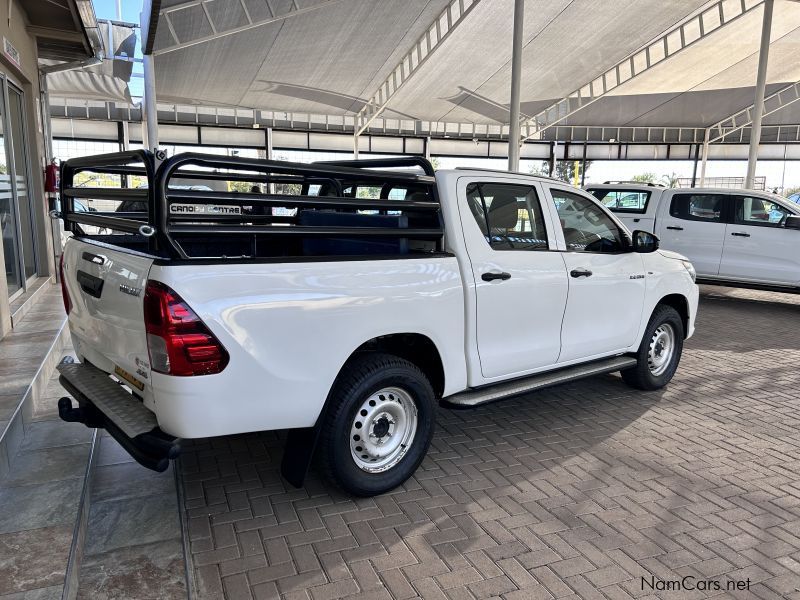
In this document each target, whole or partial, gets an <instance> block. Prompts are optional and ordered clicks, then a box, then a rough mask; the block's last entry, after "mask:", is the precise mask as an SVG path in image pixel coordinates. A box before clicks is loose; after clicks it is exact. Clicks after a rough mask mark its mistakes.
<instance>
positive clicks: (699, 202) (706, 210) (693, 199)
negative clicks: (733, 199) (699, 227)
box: [669, 194, 726, 223]
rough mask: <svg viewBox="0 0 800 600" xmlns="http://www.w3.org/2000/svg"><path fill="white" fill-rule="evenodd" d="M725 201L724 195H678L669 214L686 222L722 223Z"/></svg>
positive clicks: (671, 205) (670, 206)
mask: <svg viewBox="0 0 800 600" xmlns="http://www.w3.org/2000/svg"><path fill="white" fill-rule="evenodd" d="M725 199H726V197H725V196H724V195H723V194H676V195H675V196H673V197H672V203H671V204H670V205H669V214H670V215H672V216H673V217H675V218H676V219H683V220H685V221H706V222H709V223H721V222H722V212H723V209H724V207H725Z"/></svg>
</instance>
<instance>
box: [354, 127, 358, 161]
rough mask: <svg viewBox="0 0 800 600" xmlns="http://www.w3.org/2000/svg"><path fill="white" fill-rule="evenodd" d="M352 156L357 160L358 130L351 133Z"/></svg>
mask: <svg viewBox="0 0 800 600" xmlns="http://www.w3.org/2000/svg"><path fill="white" fill-rule="evenodd" d="M353 158H354V159H355V160H358V130H356V132H355V133H354V134H353Z"/></svg>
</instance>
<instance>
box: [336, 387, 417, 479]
mask: <svg viewBox="0 0 800 600" xmlns="http://www.w3.org/2000/svg"><path fill="white" fill-rule="evenodd" d="M417 421H418V414H417V405H416V404H415V403H414V400H413V398H412V397H411V394H410V393H409V392H407V391H406V390H404V389H402V388H398V387H386V388H382V389H380V390H378V391H377V392H375V393H374V394H372V395H370V396H369V397H368V398H367V399H366V400H365V401H364V402H363V403H362V404H361V406H360V407H359V408H358V410H357V411H356V414H355V416H354V417H353V422H352V424H351V425H350V455H351V456H352V457H353V461H354V462H355V463H356V466H358V468H359V469H361V470H362V471H366V472H367V473H381V472H383V471H386V470H388V469H391V468H392V467H393V466H395V465H396V464H397V463H398V462H400V461H401V460H402V458H403V457H404V456H405V455H406V453H407V452H408V450H409V448H410V447H411V444H412V442H413V441H414V435H415V434H416V432H417Z"/></svg>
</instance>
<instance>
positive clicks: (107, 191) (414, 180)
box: [61, 150, 444, 259]
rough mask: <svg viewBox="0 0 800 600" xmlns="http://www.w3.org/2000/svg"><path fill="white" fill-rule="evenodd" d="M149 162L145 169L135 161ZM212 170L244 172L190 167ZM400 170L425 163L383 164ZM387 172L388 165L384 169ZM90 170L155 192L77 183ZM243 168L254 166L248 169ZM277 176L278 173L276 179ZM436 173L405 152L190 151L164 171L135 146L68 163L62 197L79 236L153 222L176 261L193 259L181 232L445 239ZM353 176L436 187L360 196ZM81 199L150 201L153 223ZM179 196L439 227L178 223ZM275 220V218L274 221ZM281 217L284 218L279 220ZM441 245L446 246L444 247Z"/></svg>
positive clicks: (159, 249)
mask: <svg viewBox="0 0 800 600" xmlns="http://www.w3.org/2000/svg"><path fill="white" fill-rule="evenodd" d="M136 163H141V164H142V165H143V166H132V165H133V164H136ZM190 165H191V166H195V167H201V168H202V167H204V168H208V169H224V170H231V169H234V170H238V171H240V172H233V173H226V172H223V173H219V172H214V171H202V170H195V169H186V167H187V166H190ZM396 167H419V168H421V169H422V171H423V172H424V175H418V174H415V173H411V172H403V171H387V170H383V169H388V168H396ZM378 169H380V170H378ZM82 171H96V172H99V173H108V174H120V175H145V176H146V177H147V180H148V188H147V190H141V189H116V188H100V189H98V188H76V187H74V186H73V185H72V184H73V181H74V177H75V175H76V174H78V173H80V172H82ZM241 171H249V172H246V173H241ZM276 175H277V177H276ZM433 175H434V170H433V167H432V166H431V164H430V163H429V162H428V161H427V160H425V159H423V158H421V157H399V158H389V159H367V160H346V161H329V162H317V163H311V164H305V163H291V162H284V161H273V160H264V159H252V158H245V157H238V156H236V157H229V156H219V157H217V156H213V155H208V154H199V153H182V154H178V155H176V156H174V157H172V158H170V159H168V160H166V161H164V162H163V163H162V164H161V165H160V166H159V167H158V169H156V168H155V160H154V158H153V155H152V153H150V152H149V151H146V150H133V151H127V152H116V153H112V154H102V155H95V156H86V157H80V158H75V159H70V160H67V161H65V162H64V163H63V164H62V167H61V197H62V199H63V200H64V204H63V219H64V223H65V225H66V226H67V228H69V229H70V230H71V231H72V232H73V233H78V232H79V231H78V230H77V225H80V224H84V225H94V226H97V227H107V228H109V229H113V230H115V231H122V232H126V233H138V232H139V227H140V226H141V225H144V224H150V225H152V226H153V227H154V228H155V233H154V235H152V236H150V237H149V238H148V249H149V251H150V253H151V254H159V253H161V255H162V256H163V253H164V252H167V253H168V254H169V255H171V256H172V257H173V258H179V259H191V257H189V256H187V255H186V253H185V252H184V250H183V248H181V246H180V244H179V243H178V242H177V241H176V240H175V239H174V238H173V236H172V234H173V233H183V234H207V233H219V234H233V233H251V234H270V235H272V234H275V235H280V236H288V235H293V236H311V237H320V236H324V237H337V236H347V237H352V236H359V237H360V236H365V237H376V236H377V237H391V236H395V237H403V238H411V239H425V240H441V238H442V236H443V233H444V228H443V224H442V215H441V207H440V204H439V198H438V194H437V190H436V186H435V179H434V177H433ZM174 178H183V179H207V180H237V181H248V182H254V183H300V184H316V183H333V184H334V189H335V191H336V192H337V193H338V194H339V195H338V196H336V197H330V196H293V195H276V194H254V193H229V192H214V191H200V190H176V189H169V182H170V180H172V179H174ZM342 178H345V179H347V180H352V181H353V182H366V183H370V182H375V183H381V184H387V182H388V183H399V184H417V185H420V186H424V187H426V188H428V190H429V194H430V196H431V197H432V198H433V199H434V201H433V202H420V201H415V202H406V201H393V200H388V199H385V198H381V199H356V198H345V197H342V196H341V193H342V188H341V185H340V179H342ZM74 198H100V199H110V200H125V199H131V200H137V201H143V200H146V201H147V205H148V214H147V217H148V218H147V223H145V222H143V221H142V219H136V218H134V217H133V214H135V213H121V214H118V215H113V216H112V215H109V214H102V213H101V214H92V213H88V212H79V213H76V212H75V210H74ZM171 200H187V201H194V202H197V201H198V200H205V201H209V202H228V203H233V204H236V205H245V204H248V205H251V204H258V205H262V206H289V207H293V206H297V207H302V206H310V207H320V208H345V209H358V208H360V209H365V208H367V209H383V210H392V209H403V210H408V209H410V210H416V211H420V212H429V211H435V212H436V213H437V221H438V227H435V228H434V227H431V228H409V229H389V228H381V227H301V226H295V227H280V226H278V227H274V226H265V225H247V226H244V225H241V226H236V225H235V222H236V221H244V220H245V219H246V220H247V221H249V222H253V223H255V222H258V221H262V220H266V215H213V218H214V219H216V220H219V221H226V222H228V223H231V224H229V225H217V226H213V227H212V226H203V225H197V224H195V225H180V224H173V223H172V222H171V217H175V215H170V210H169V206H170V201H171ZM211 218H212V216H208V215H205V216H201V215H190V216H187V219H188V220H192V221H203V220H210V219H211ZM272 220H274V217H273V218H272ZM279 221H280V219H279ZM438 249H439V250H441V248H438Z"/></svg>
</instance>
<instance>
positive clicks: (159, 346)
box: [144, 281, 229, 376]
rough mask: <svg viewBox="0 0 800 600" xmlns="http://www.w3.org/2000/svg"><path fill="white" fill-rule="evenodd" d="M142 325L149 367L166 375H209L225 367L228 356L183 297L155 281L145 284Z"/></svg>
mask: <svg viewBox="0 0 800 600" xmlns="http://www.w3.org/2000/svg"><path fill="white" fill-rule="evenodd" d="M144 322H145V327H146V328H147V348H148V350H149V352H150V366H151V367H152V369H153V370H154V371H158V372H159V373H165V374H167V375H182V376H187V375H211V374H213V373H219V372H220V371H222V370H223V369H224V368H225V366H226V365H227V364H228V358H229V357H228V353H227V351H226V350H225V348H223V347H222V344H221V343H220V341H219V340H218V339H217V338H216V337H214V334H213V333H211V331H209V329H208V327H206V325H205V323H203V322H202V321H201V320H200V318H199V317H198V316H197V315H196V314H195V312H194V311H193V310H192V309H191V308H190V307H189V305H188V304H186V302H184V300H183V298H181V297H180V296H179V295H178V294H177V293H176V292H175V291H174V290H172V289H171V288H169V287H168V286H166V285H164V284H163V283H160V282H158V281H148V282H147V287H146V288H145V293H144Z"/></svg>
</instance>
